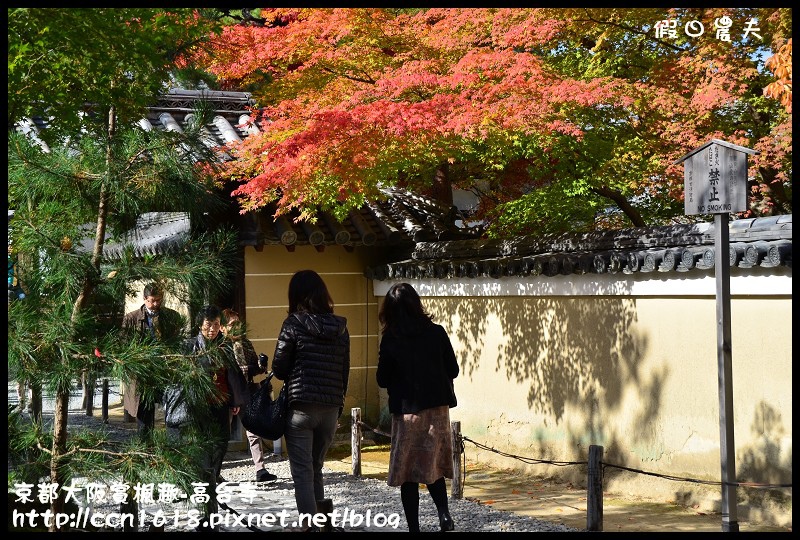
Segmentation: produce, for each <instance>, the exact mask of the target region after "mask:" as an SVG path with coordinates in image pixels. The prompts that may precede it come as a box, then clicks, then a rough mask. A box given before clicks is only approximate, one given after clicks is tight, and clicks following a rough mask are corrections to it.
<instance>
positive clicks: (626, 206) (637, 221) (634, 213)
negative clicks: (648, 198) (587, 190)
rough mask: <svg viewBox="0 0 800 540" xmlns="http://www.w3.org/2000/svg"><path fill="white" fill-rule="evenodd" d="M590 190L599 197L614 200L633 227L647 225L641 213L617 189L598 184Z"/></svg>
mask: <svg viewBox="0 0 800 540" xmlns="http://www.w3.org/2000/svg"><path fill="white" fill-rule="evenodd" d="M591 189H592V191H594V192H595V193H597V194H598V195H600V196H601V197H605V198H607V199H611V200H612V201H614V204H616V205H617V206H618V207H619V209H620V210H622V213H623V214H625V215H626V216H627V217H628V219H629V220H631V223H632V224H633V226H634V227H647V223H645V221H644V219H642V214H640V213H639V211H638V210H637V209H636V208H634V207H633V205H631V203H629V202H628V199H627V198H626V197H625V196H624V195H623V194H622V193H620V192H619V191H616V190H613V189H611V188H609V187H608V186H599V187H594V188H591Z"/></svg>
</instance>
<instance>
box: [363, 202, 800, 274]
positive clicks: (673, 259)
mask: <svg viewBox="0 0 800 540" xmlns="http://www.w3.org/2000/svg"><path fill="white" fill-rule="evenodd" d="M729 242H730V250H729V254H730V265H731V266H738V267H740V268H752V267H755V266H761V267H776V266H788V267H791V266H792V216H791V215H782V216H772V217H764V218H753V219H741V220H735V221H732V222H730V223H729ZM713 266H714V225H713V224H710V223H700V224H696V225H675V226H665V227H646V228H633V229H622V230H617V231H605V232H596V233H586V234H563V235H560V236H551V237H518V238H515V239H511V240H461V241H449V242H447V241H445V242H422V243H419V244H417V245H416V248H415V249H414V251H413V252H412V254H411V258H409V259H406V260H403V261H398V262H393V263H389V264H385V265H380V266H375V267H371V268H368V269H367V271H366V275H367V277H369V278H373V279H377V280H387V279H419V278H447V277H469V278H475V277H479V276H488V277H491V278H499V277H502V276H530V275H533V276H538V275H543V276H555V275H569V274H589V273H597V274H603V273H611V274H614V273H624V274H631V273H634V272H642V273H647V272H688V271H691V270H707V269H710V268H713Z"/></svg>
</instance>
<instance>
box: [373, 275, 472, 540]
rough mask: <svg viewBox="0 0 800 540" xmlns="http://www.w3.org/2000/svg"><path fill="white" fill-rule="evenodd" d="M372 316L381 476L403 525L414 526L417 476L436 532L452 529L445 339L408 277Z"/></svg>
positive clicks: (454, 368)
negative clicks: (395, 491) (396, 495)
mask: <svg viewBox="0 0 800 540" xmlns="http://www.w3.org/2000/svg"><path fill="white" fill-rule="evenodd" d="M378 318H379V321H380V323H381V326H382V337H381V344H380V350H379V353H378V370H377V373H376V379H377V382H378V386H380V387H381V388H386V389H387V391H388V393H389V412H390V413H391V414H392V442H391V449H390V451H389V476H388V478H387V484H389V485H390V486H400V499H401V501H402V503H403V511H404V512H405V515H406V521H407V522H408V530H409V532H419V484H425V485H426V486H427V488H428V492H429V493H430V495H431V498H432V499H433V502H434V504H435V505H436V510H437V513H438V514H439V525H440V527H441V530H442V532H445V531H452V530H453V529H454V528H455V526H454V524H453V518H452V517H451V516H450V511H449V508H448V504H447V486H446V484H445V478H451V479H452V478H453V461H452V456H453V438H452V433H451V430H450V408H451V407H455V406H456V395H455V390H454V388H453V379H455V378H456V377H457V376H458V372H459V367H458V361H457V360H456V355H455V352H454V351H453V346H452V344H451V343H450V338H449V337H448V335H447V331H445V329H444V328H443V327H442V326H440V325H438V324H435V323H434V322H433V320H432V318H431V316H430V315H429V314H428V313H426V312H425V310H424V308H423V307H422V302H421V301H420V298H419V294H417V291H416V290H414V287H412V286H411V285H409V284H408V283H398V284H396V285H393V286H392V287H391V288H390V289H389V291H388V292H387V293H386V297H385V298H384V301H383V305H382V306H381V309H380V312H379V314H378Z"/></svg>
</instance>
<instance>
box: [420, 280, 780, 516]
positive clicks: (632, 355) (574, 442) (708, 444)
mask: <svg viewBox="0 0 800 540" xmlns="http://www.w3.org/2000/svg"><path fill="white" fill-rule="evenodd" d="M423 301H424V304H425V306H426V308H427V309H428V310H429V311H430V313H432V314H433V315H434V316H435V320H436V321H437V322H440V323H441V324H443V325H444V326H445V328H446V329H447V331H448V332H449V333H450V336H451V339H452V340H453V344H454V347H455V349H456V352H457V356H458V358H459V362H460V365H461V369H462V371H461V375H460V376H459V377H458V379H456V381H455V388H456V394H457V396H458V403H459V404H458V406H457V407H456V408H454V409H452V411H451V419H452V420H459V421H461V429H462V433H463V434H464V435H465V436H467V437H469V438H471V439H473V440H475V441H476V442H479V443H482V444H485V445H488V446H490V447H493V448H496V449H498V450H502V451H504V452H508V453H511V454H514V455H519V456H524V457H527V458H538V459H545V460H555V461H585V460H586V459H587V456H588V448H589V445H601V446H603V447H604V451H605V454H604V459H603V461H604V462H606V463H612V464H617V465H621V466H625V467H631V468H635V469H640V470H644V471H649V472H654V473H658V474H664V475H673V476H679V477H686V478H693V479H701V480H710V481H717V482H718V481H719V480H720V479H721V472H720V453H719V440H720V416H719V392H718V387H717V380H718V379H717V373H718V369H717V349H716V347H717V345H716V344H717V337H716V336H717V334H716V301H715V298H714V297H713V296H711V297H679V296H673V297H666V298H665V297H640V298H632V297H626V296H595V297H592V296H581V297H569V296H560V297H519V296H517V297H488V298H487V297H482V298H475V297H449V298H442V297H424V298H423ZM791 323H792V306H791V297H773V298H770V297H762V296H758V297H752V296H742V297H734V298H733V299H732V300H731V327H732V328H731V330H732V360H733V403H734V410H733V414H734V433H735V455H736V477H737V479H738V480H739V481H744V482H758V483H791V479H792V382H791V381H792V360H791V353H792V332H791V328H792V326H791ZM466 451H467V452H468V453H470V455H471V456H476V457H479V460H480V461H482V462H483V461H486V462H493V463H495V464H497V465H500V466H503V467H520V468H527V469H529V472H532V473H535V474H541V475H544V476H548V475H555V476H558V477H562V478H567V479H570V480H571V481H574V482H577V483H578V484H579V485H584V486H585V482H586V469H585V467H583V466H567V467H555V466H550V465H543V464H536V465H530V466H527V467H526V466H525V465H524V463H523V462H520V461H518V460H514V459H510V458H503V457H502V456H498V454H495V453H492V452H486V451H482V452H481V451H478V449H477V447H476V446H475V445H471V444H469V443H467V445H466ZM605 471H606V472H605V482H604V485H605V487H606V489H607V490H611V491H624V492H630V493H635V494H636V493H638V494H647V495H651V496H657V497H659V498H666V499H667V500H677V501H680V502H683V503H697V504H701V505H705V506H706V507H708V508H709V509H715V510H717V511H719V505H720V503H719V499H720V489H721V488H720V487H719V486H717V487H711V488H707V487H705V486H702V485H700V484H696V483H691V482H677V481H673V480H666V479H661V478H656V477H653V476H647V475H641V474H633V473H629V472H624V471H621V470H619V469H613V468H609V467H607V468H606V469H605ZM775 493H776V494H777V497H776V498H777V499H778V501H777V502H776V501H775V500H770V501H766V502H765V501H764V500H763V498H764V496H765V495H764V490H745V489H743V488H739V489H738V496H739V498H740V501H742V502H743V503H753V502H755V504H750V505H745V506H743V508H742V511H741V512H740V516H739V517H740V519H744V518H745V517H746V516H745V515H742V514H746V515H751V514H753V513H761V514H764V515H761V516H759V517H760V518H761V519H762V520H769V521H774V522H776V523H779V524H782V525H785V524H786V520H787V519H788V520H789V523H790V522H791V490H782V491H781V490H779V491H777V492H775ZM785 495H788V497H789V511H788V514H787V513H786V509H785V508H780V504H778V503H780V500H781V499H783V498H784V497H785Z"/></svg>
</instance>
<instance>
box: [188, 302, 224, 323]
mask: <svg viewBox="0 0 800 540" xmlns="http://www.w3.org/2000/svg"><path fill="white" fill-rule="evenodd" d="M214 319H222V315H221V313H220V311H219V308H218V307H217V306H203V307H201V308H200V311H198V312H197V317H195V319H194V321H195V324H197V326H198V327H199V326H203V321H213V320H214Z"/></svg>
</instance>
